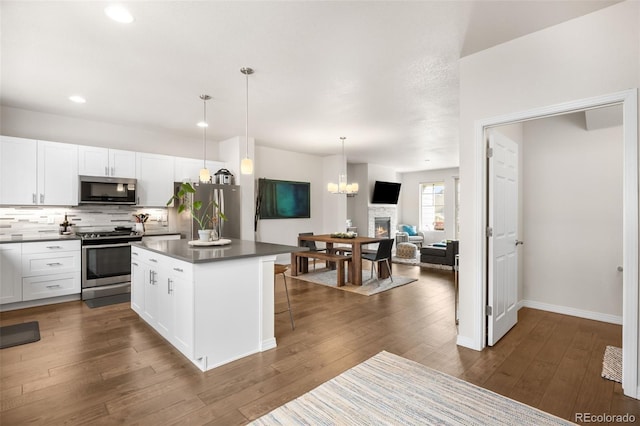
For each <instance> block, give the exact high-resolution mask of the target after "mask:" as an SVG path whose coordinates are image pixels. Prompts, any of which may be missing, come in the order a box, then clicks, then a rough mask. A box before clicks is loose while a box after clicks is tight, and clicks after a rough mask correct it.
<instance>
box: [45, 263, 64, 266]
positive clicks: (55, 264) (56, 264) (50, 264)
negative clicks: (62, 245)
mask: <svg viewBox="0 0 640 426" xmlns="http://www.w3.org/2000/svg"><path fill="white" fill-rule="evenodd" d="M60 265H62V263H60V262H54V263H47V266H60Z"/></svg>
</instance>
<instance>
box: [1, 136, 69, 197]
mask: <svg viewBox="0 0 640 426" xmlns="http://www.w3.org/2000/svg"><path fill="white" fill-rule="evenodd" d="M0 204H9V205H59V206H72V205H77V204H78V146H77V145H71V144H64V143H58V142H48V141H35V140H31V139H21V138H12V137H7V136H3V137H2V139H0Z"/></svg>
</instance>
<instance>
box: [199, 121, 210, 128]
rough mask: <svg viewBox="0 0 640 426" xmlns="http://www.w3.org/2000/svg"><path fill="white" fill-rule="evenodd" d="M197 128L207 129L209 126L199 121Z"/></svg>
mask: <svg viewBox="0 0 640 426" xmlns="http://www.w3.org/2000/svg"><path fill="white" fill-rule="evenodd" d="M198 127H209V125H208V124H207V123H205V122H204V121H201V122H199V123H198Z"/></svg>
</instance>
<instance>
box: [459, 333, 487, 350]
mask: <svg viewBox="0 0 640 426" xmlns="http://www.w3.org/2000/svg"><path fill="white" fill-rule="evenodd" d="M456 344H457V345H458V346H464V347H465V348H469V349H473V350H474V351H481V350H482V348H478V347H477V346H476V345H475V341H474V340H473V339H472V338H470V337H466V336H460V335H458V337H457V339H456Z"/></svg>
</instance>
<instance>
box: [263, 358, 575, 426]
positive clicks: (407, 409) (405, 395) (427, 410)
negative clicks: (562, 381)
mask: <svg viewBox="0 0 640 426" xmlns="http://www.w3.org/2000/svg"><path fill="white" fill-rule="evenodd" d="M251 424H252V425H373V424H375V425H435V424H437V425H509V426H511V425H572V424H573V423H571V422H568V421H566V420H563V419H560V418H558V417H555V416H553V415H551V414H548V413H545V412H543V411H540V410H538V409H536V408H533V407H530V406H528V405H525V404H522V403H520V402H517V401H514V400H512V399H509V398H506V397H504V396H501V395H498V394H496V393H494V392H491V391H489V390H486V389H483V388H480V387H478V386H476V385H473V384H471V383H467V382H465V381H462V380H460V379H457V378H455V377H452V376H449V375H447V374H444V373H441V372H439V371H435V370H432V369H430V368H428V367H425V366H424V365H422V364H418V363H417V362H414V361H410V360H408V359H405V358H402V357H400V356H397V355H394V354H391V353H388V352H384V351H383V352H380V353H379V354H377V355H375V356H374V357H372V358H369V359H368V360H367V361H365V362H363V363H361V364H358V365H356V366H355V367H353V368H351V369H349V370H347V371H345V372H344V373H342V374H340V375H339V376H337V377H335V378H333V379H331V380H329V381H328V382H325V383H323V384H322V385H320V386H318V387H317V388H315V389H313V390H311V391H310V392H307V393H305V394H304V395H302V396H301V397H299V398H297V399H295V400H293V401H290V402H288V403H286V404H285V405H283V406H281V407H278V408H276V409H275V410H273V411H272V412H270V413H269V414H266V415H265V416H263V417H261V418H259V419H257V420H255V421H254V422H253V423H251Z"/></svg>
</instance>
